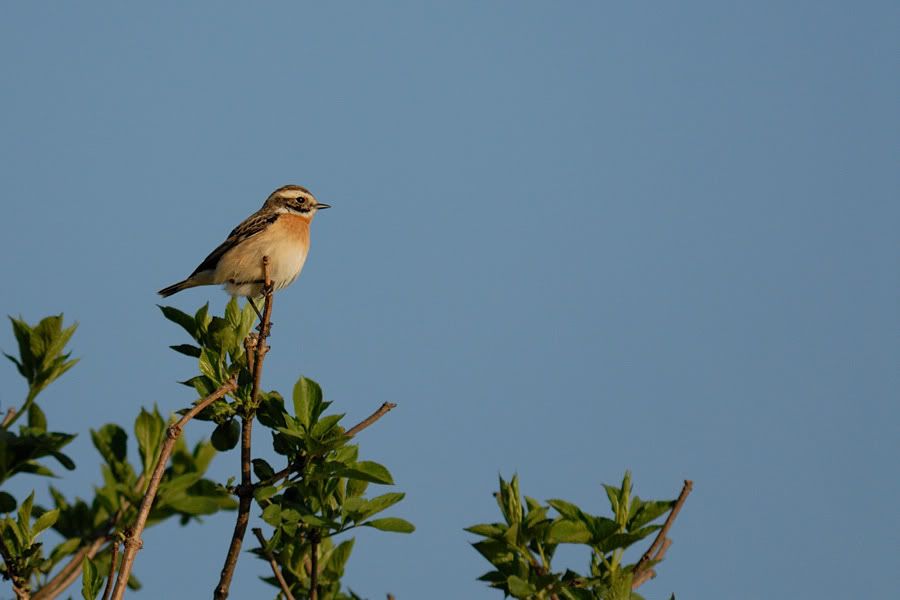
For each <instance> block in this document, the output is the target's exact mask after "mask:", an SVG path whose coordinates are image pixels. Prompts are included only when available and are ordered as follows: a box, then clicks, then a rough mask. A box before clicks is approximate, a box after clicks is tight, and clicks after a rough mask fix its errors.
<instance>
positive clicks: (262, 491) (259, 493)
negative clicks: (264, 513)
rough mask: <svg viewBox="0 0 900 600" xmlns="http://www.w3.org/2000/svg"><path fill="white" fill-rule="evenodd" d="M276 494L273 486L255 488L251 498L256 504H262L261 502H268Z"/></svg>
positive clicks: (275, 488)
mask: <svg viewBox="0 0 900 600" xmlns="http://www.w3.org/2000/svg"><path fill="white" fill-rule="evenodd" d="M277 493H278V487H277V486H274V485H269V486H266V487H261V488H257V489H256V490H255V491H254V492H253V497H254V498H255V499H256V501H257V502H262V501H263V500H268V499H269V498H271V497H272V496H274V495H275V494H277Z"/></svg>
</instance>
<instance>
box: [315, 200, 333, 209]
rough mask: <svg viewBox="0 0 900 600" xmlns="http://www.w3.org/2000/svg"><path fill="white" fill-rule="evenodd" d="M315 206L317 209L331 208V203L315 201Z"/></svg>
mask: <svg viewBox="0 0 900 600" xmlns="http://www.w3.org/2000/svg"><path fill="white" fill-rule="evenodd" d="M316 208H317V209H318V210H322V209H323V208H331V205H330V204H322V203H321V202H317V203H316Z"/></svg>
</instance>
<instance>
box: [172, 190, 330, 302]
mask: <svg viewBox="0 0 900 600" xmlns="http://www.w3.org/2000/svg"><path fill="white" fill-rule="evenodd" d="M326 208H331V206H330V205H329V204H323V203H321V202H319V201H318V200H316V197H315V196H313V195H312V193H311V192H310V191H309V190H308V189H306V188H305V187H303V186H299V185H285V186H282V187H280V188H278V189H277V190H275V191H274V192H272V193H271V194H270V195H269V197H268V198H267V199H266V201H265V202H264V203H263V205H262V208H260V209H259V210H258V211H256V212H255V213H253V214H252V215H250V216H249V217H247V218H246V219H244V221H243V222H242V223H241V224H240V225H238V226H237V227H235V228H234V229H233V230H232V231H231V233H229V234H228V237H227V238H226V239H225V241H224V242H222V243H221V244H219V246H218V247H217V248H216V249H215V250H213V251H212V252H210V253H209V256H207V257H206V258H205V259H204V260H203V262H201V263H200V264H199V265H198V266H197V268H196V269H194V272H193V273H191V274H190V275H188V277H187V278H186V279H184V280H182V281H179V282H178V283H175V284H172V285H170V286H168V287H164V288H163V289H161V290H159V292H158V293H159V295H160V296H162V297H163V298H167V297H169V296H171V295H172V294H177V293H178V292H180V291H182V290H186V289H188V288H192V287H196V286H199V285H220V284H221V285H223V286H224V288H225V290H226V291H227V292H228V293H229V294H231V295H232V296H244V297H247V299H248V300H249V301H250V302H251V304H252V303H253V297H255V296H261V295H262V293H263V287H264V285H265V277H264V273H263V257H264V256H267V257H268V258H269V278H270V280H271V282H272V287H273V289H274V290H279V289H282V288H285V287H287V286H289V285H290V284H291V283H293V281H294V280H295V279H296V278H297V276H298V275H299V274H300V271H301V270H302V269H303V264H304V263H305V262H306V255H307V254H308V253H309V225H310V223H311V222H312V220H313V217H315V216H316V212H318V211H320V210H323V209H326ZM253 306H254V308H256V306H255V305H253ZM256 312H257V313H259V311H258V310H257V311H256Z"/></svg>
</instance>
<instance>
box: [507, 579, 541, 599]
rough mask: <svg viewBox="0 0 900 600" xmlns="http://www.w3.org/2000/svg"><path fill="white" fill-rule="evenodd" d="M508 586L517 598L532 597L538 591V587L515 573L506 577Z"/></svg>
mask: <svg viewBox="0 0 900 600" xmlns="http://www.w3.org/2000/svg"><path fill="white" fill-rule="evenodd" d="M506 586H507V587H508V588H509V593H510V594H512V595H513V596H515V597H516V598H530V597H532V596H534V595H535V594H536V593H537V588H536V587H534V586H533V585H531V584H530V583H528V582H527V581H525V580H524V579H522V578H520V577H517V576H515V575H510V576H509V577H507V578H506Z"/></svg>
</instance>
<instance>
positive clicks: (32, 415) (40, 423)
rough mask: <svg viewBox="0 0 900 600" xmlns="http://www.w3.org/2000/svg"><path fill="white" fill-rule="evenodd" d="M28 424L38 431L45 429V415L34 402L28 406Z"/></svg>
mask: <svg viewBox="0 0 900 600" xmlns="http://www.w3.org/2000/svg"><path fill="white" fill-rule="evenodd" d="M28 426H29V427H31V428H32V429H37V430H39V431H47V417H46V416H44V411H42V410H41V407H40V406H38V405H37V403H36V402H35V403H34V404H32V405H31V406H29V407H28Z"/></svg>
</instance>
